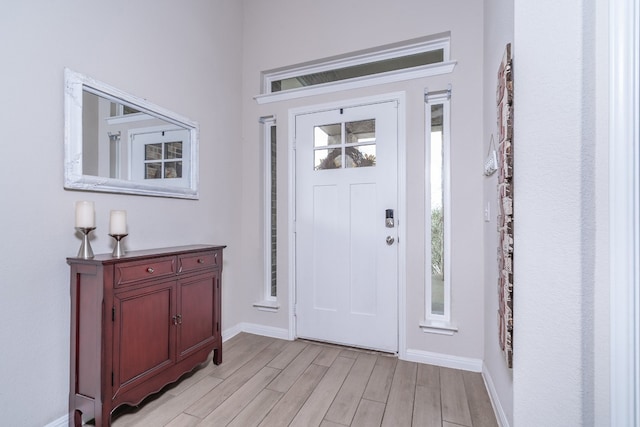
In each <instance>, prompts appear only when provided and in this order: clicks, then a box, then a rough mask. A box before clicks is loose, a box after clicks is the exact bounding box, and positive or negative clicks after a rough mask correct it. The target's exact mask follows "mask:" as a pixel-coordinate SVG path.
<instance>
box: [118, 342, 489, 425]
mask: <svg viewBox="0 0 640 427" xmlns="http://www.w3.org/2000/svg"><path fill="white" fill-rule="evenodd" d="M112 420H113V421H112V426H113V427H132V426H141V427H142V426H144V427H156V426H167V427H195V426H197V427H205V426H216V427H221V426H234V427H250V426H256V427H258V426H259V427H282V426H300V427H312V426H319V427H344V426H354V427H355V426H362V427H372V426H392V427H402V426H420V427H431V426H438V427H444V426H449V427H455V426H466V427H485V426H492V427H495V426H497V425H498V424H497V421H496V417H495V414H494V412H493V408H492V407H491V403H490V401H489V396H488V394H487V391H486V389H485V386H484V382H483V380H482V377H481V375H480V374H478V373H473V372H466V371H458V370H454V369H448V368H439V367H437V366H431V365H424V364H419V363H413V362H405V361H402V360H398V359H397V358H396V357H393V356H391V355H387V354H383V353H377V352H372V351H366V350H355V349H351V348H345V347H340V346H334V345H329V344H319V343H312V342H306V341H292V342H290V341H284V340H278V339H274V338H268V337H262V336H258V335H251V334H245V333H241V334H238V335H236V336H235V337H233V338H231V339H230V340H228V341H227V342H225V344H224V352H223V363H222V364H221V365H218V366H216V365H214V364H212V363H211V362H209V363H207V364H206V365H203V366H202V367H201V368H199V369H197V370H195V371H194V372H192V373H191V374H188V375H187V376H185V377H183V378H182V379H181V380H180V381H178V382H177V383H175V384H173V385H170V386H167V387H166V388H165V389H164V390H162V391H161V392H160V393H158V394H156V395H153V396H150V397H149V398H147V399H146V400H145V401H143V402H142V404H141V405H140V406H139V407H136V408H131V407H128V406H123V407H121V408H118V409H117V410H116V411H115V413H114V415H113V418H112Z"/></svg>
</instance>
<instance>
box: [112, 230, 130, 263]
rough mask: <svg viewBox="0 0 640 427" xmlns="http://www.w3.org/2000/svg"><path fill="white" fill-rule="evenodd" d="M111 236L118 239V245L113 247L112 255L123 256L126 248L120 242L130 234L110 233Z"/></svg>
mask: <svg viewBox="0 0 640 427" xmlns="http://www.w3.org/2000/svg"><path fill="white" fill-rule="evenodd" d="M109 236H111V237H113V238H114V239H116V247H115V248H113V253H112V255H113V256H114V257H117V258H119V257H121V256H123V255H124V254H125V252H124V248H123V247H122V243H120V241H121V240H122V239H124V238H125V237H127V236H128V234H109Z"/></svg>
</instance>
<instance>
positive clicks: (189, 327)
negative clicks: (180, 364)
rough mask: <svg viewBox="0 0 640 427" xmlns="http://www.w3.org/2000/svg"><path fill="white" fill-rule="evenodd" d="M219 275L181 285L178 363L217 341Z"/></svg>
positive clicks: (183, 282)
mask: <svg viewBox="0 0 640 427" xmlns="http://www.w3.org/2000/svg"><path fill="white" fill-rule="evenodd" d="M218 275H219V273H218V272H214V273H207V274H201V275H198V276H194V277H190V278H186V279H182V280H180V281H179V282H178V289H179V294H180V297H179V298H180V299H179V303H178V315H179V316H181V317H180V322H181V323H180V324H179V325H178V360H180V359H181V358H184V357H186V356H188V355H189V354H190V353H191V352H193V351H196V350H198V349H199V348H201V347H202V346H203V345H206V344H208V343H210V342H211V341H213V340H214V338H215V335H216V319H215V312H216V310H215V286H216V285H217V280H218Z"/></svg>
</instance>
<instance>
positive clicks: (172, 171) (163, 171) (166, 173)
mask: <svg viewBox="0 0 640 427" xmlns="http://www.w3.org/2000/svg"><path fill="white" fill-rule="evenodd" d="M173 178H182V141H171V142H159V143H153V144H145V146H144V179H173Z"/></svg>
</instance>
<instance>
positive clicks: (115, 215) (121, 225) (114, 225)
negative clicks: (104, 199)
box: [109, 211, 127, 235]
mask: <svg viewBox="0 0 640 427" xmlns="http://www.w3.org/2000/svg"><path fill="white" fill-rule="evenodd" d="M109 234H113V235H122V234H127V211H111V220H110V222H109Z"/></svg>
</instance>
